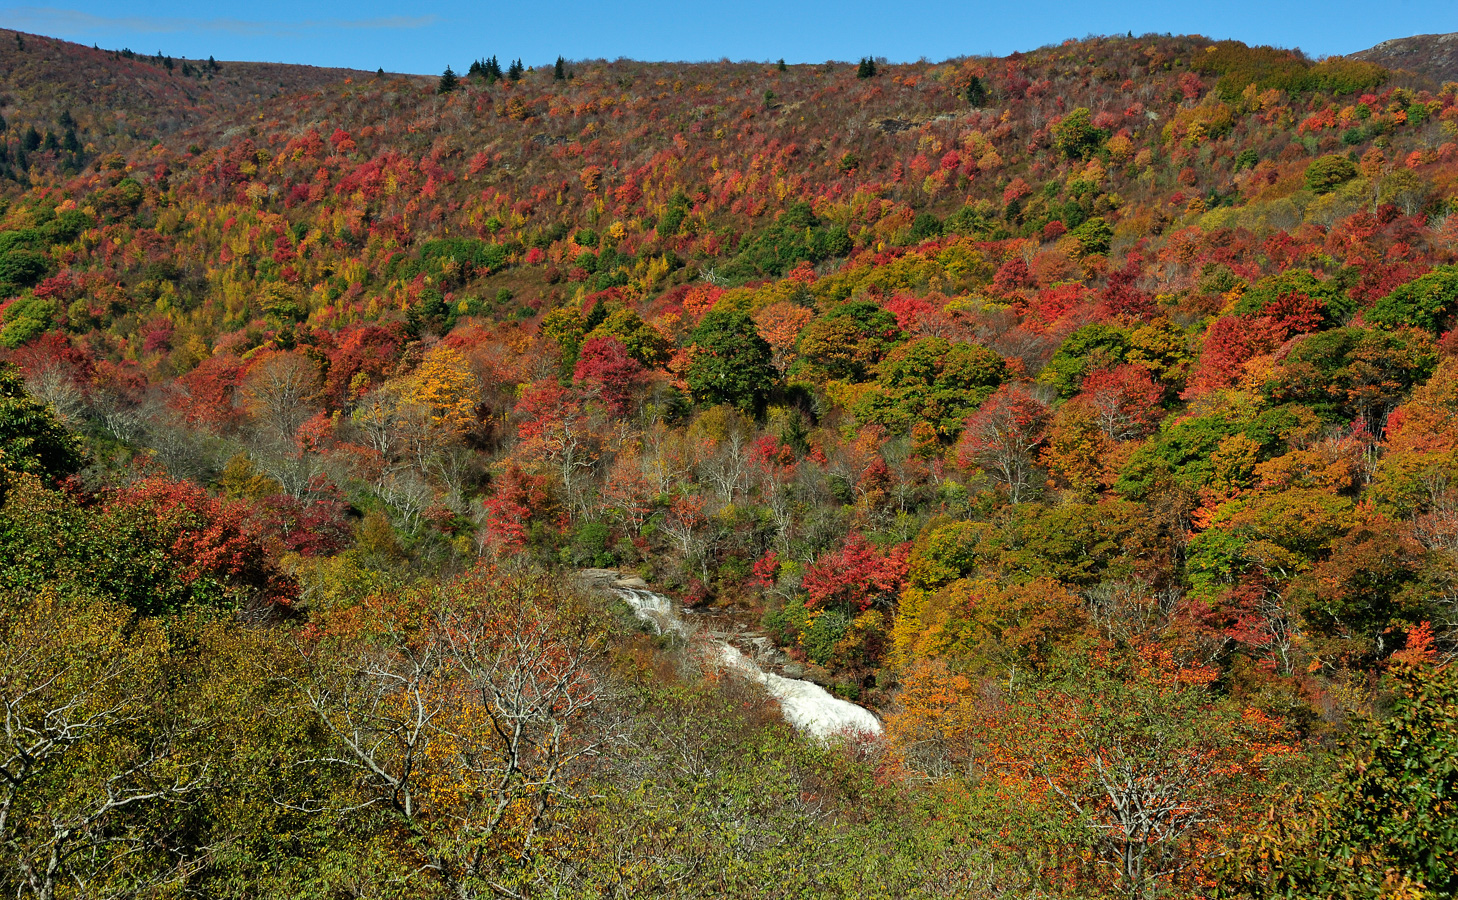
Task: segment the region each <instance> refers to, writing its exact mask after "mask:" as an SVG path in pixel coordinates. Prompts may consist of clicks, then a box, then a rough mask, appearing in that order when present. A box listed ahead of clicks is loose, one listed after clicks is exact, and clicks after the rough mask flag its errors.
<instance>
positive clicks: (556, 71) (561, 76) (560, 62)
mask: <svg viewBox="0 0 1458 900" xmlns="http://www.w3.org/2000/svg"><path fill="white" fill-rule="evenodd" d="M552 79H553V80H554V81H566V80H567V60H565V59H563V58H562V57H560V56H559V57H557V64H556V65H554V66H553V67H552Z"/></svg>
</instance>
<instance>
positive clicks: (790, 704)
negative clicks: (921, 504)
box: [615, 587, 881, 738]
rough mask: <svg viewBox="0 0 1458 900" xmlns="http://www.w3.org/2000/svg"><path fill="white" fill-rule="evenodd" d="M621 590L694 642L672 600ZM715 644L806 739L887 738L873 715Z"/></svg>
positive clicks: (649, 616) (651, 619) (665, 627)
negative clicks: (841, 736)
mask: <svg viewBox="0 0 1458 900" xmlns="http://www.w3.org/2000/svg"><path fill="white" fill-rule="evenodd" d="M615 590H616V591H617V594H618V596H619V597H622V598H623V601H624V602H626V603H627V604H628V606H630V607H631V608H632V610H633V614H634V615H636V616H637V617H638V618H640V619H642V620H643V621H645V622H648V623H650V624H651V625H652V626H653V629H654V630H655V631H656V632H658V633H659V634H665V633H672V634H678V635H682V636H684V637H688V635H689V628H688V625H687V623H685V622H684V621H683V619H681V618H680V617H679V615H678V613H677V612H675V611H674V608H673V602H672V601H671V600H669V599H668V598H667V597H665V596H663V595H662V594H655V593H654V592H652V591H645V590H641V589H639V588H629V587H618V588H615ZM714 644H715V646H716V648H717V650H718V653H719V662H720V663H721V664H722V665H723V667H724V668H725V669H726V670H728V671H730V672H733V673H734V674H736V675H739V676H740V677H742V678H747V679H749V680H751V681H757V682H759V683H760V684H762V685H764V689H765V691H766V692H767V693H768V694H769V695H770V696H771V697H773V698H775V700H777V701H779V704H780V711H781V712H782V713H783V714H784V716H785V721H787V722H789V723H790V724H791V725H793V726H795V727H796V728H798V729H800V730H801V731H803V732H805V733H806V734H809V735H812V736H814V737H817V738H828V737H830V736H831V735H836V734H847V733H854V732H859V733H864V734H880V733H881V723H880V721H878V720H877V719H876V717H875V716H874V715H872V714H871V711H870V710H868V709H865V708H863V707H860V706H857V705H855V704H854V703H851V702H849V701H847V700H841V699H840V698H838V697H832V696H831V695H830V694H829V692H827V691H826V690H825V689H824V688H822V687H821V686H820V685H818V684H815V683H814V682H810V681H801V680H799V679H796V678H786V677H784V676H783V675H776V674H775V673H773V672H766V671H764V670H763V669H761V668H760V667H759V666H758V665H756V664H755V662H754V661H753V660H751V659H750V658H749V657H747V656H745V655H744V654H743V653H741V652H739V650H738V649H736V648H735V647H734V646H733V645H731V644H729V643H728V642H727V641H723V640H718V639H715V641H714Z"/></svg>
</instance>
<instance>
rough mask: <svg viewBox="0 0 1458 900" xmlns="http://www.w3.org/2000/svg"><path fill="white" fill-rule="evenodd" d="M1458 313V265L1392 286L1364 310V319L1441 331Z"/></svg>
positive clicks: (1439, 332) (1440, 332) (1441, 267)
mask: <svg viewBox="0 0 1458 900" xmlns="http://www.w3.org/2000/svg"><path fill="white" fill-rule="evenodd" d="M1455 316H1458V266H1439V267H1438V268H1437V269H1434V270H1433V271H1431V272H1429V273H1428V274H1426V275H1423V276H1421V277H1419V278H1416V279H1414V280H1412V281H1409V282H1408V283H1407V284H1404V285H1401V286H1399V287H1397V288H1394V289H1393V291H1392V293H1390V294H1388V295H1387V296H1386V297H1383V298H1382V299H1381V300H1378V301H1377V303H1376V304H1375V305H1374V306H1373V307H1372V308H1371V309H1370V310H1368V311H1367V313H1366V318H1367V321H1369V322H1372V323H1373V324H1375V325H1383V326H1386V327H1388V328H1397V327H1400V326H1403V325H1411V326H1413V327H1415V328H1421V329H1423V330H1424V331H1426V332H1428V333H1429V334H1433V335H1441V334H1444V333H1445V332H1447V331H1448V330H1449V329H1451V328H1452V327H1453V325H1454V317H1455Z"/></svg>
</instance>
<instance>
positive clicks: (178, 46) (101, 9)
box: [0, 0, 1458, 73]
mask: <svg viewBox="0 0 1458 900" xmlns="http://www.w3.org/2000/svg"><path fill="white" fill-rule="evenodd" d="M0 27H3V28H15V29H19V30H21V31H28V32H33V33H37V34H46V35H51V36H54V37H60V38H65V39H67V40H72V41H77V42H80V43H86V44H100V45H101V46H102V47H104V48H107V49H119V48H122V47H130V48H131V49H133V50H136V51H138V52H146V53H154V52H156V51H158V50H161V51H162V52H163V53H166V54H169V55H172V56H179V57H191V58H206V57H208V56H210V55H211V56H215V57H217V58H218V59H220V60H223V59H247V60H260V61H265V62H292V63H309V64H313V65H326V66H349V67H353V68H360V69H375V68H378V67H383V68H385V69H386V70H388V71H394V72H417V73H438V72H440V71H441V70H442V69H443V68H445V66H446V64H447V63H449V64H451V65H453V66H455V67H456V69H458V70H462V69H465V68H466V67H467V66H468V65H469V64H470V62H471V60H473V59H476V58H478V57H483V56H489V55H492V54H495V55H496V56H498V57H499V58H500V59H501V60H502V62H503V64H504V63H505V62H506V61H508V60H511V59H515V58H518V57H520V58H521V59H522V60H523V61H524V62H525V63H526V64H527V65H538V64H542V63H548V62H551V61H552V60H554V59H556V57H557V55H558V54H561V55H563V56H566V57H567V58H568V59H592V58H599V57H602V58H608V59H615V58H617V57H630V58H633V59H647V60H710V59H719V58H725V57H727V58H728V59H731V60H775V59H779V58H781V57H783V58H784V59H785V60H787V61H789V62H823V61H825V60H828V59H837V60H854V59H857V58H859V57H861V56H865V55H872V56H884V57H887V58H889V59H891V60H892V61H906V60H915V59H918V58H921V57H926V58H927V59H930V60H942V59H947V58H949V57H953V56H960V55H964V54H981V53H988V52H992V53H996V54H999V55H1001V54H1006V53H1010V52H1012V51H1014V50H1031V49H1033V48H1035V47H1038V46H1041V45H1043V44H1049V43H1056V42H1059V41H1062V40H1064V39H1066V38H1070V37H1083V36H1084V35H1088V34H1114V33H1120V34H1122V33H1124V32H1128V31H1133V32H1134V33H1135V34H1142V33H1145V32H1172V33H1175V34H1188V33H1198V34H1205V35H1209V36H1211V37H1216V38H1236V39H1238V40H1243V41H1245V42H1247V43H1253V44H1275V45H1277V46H1283V47H1300V48H1301V49H1303V50H1305V51H1306V52H1307V53H1309V54H1311V55H1312V56H1324V55H1328V54H1336V53H1350V52H1353V51H1356V50H1361V49H1363V48H1365V47H1369V46H1371V45H1372V44H1375V43H1377V42H1379V41H1383V40H1387V39H1388V38H1394V37H1406V36H1408V35H1412V34H1424V33H1434V32H1447V31H1458V4H1455V3H1454V0H1385V2H1379V3H1374V2H1372V0H1362V2H1354V0H1332V2H1314V0H1303V2H1295V0H1234V2H1220V0H1213V2H1212V0H1180V2H1169V0H1144V2H1125V3H1117V2H1111V0H1026V2H1000V0H900V2H898V0H880V2H867V0H801V2H793V0H792V2H775V0H699V2H695V0H617V2H604V0H556V2H521V0H517V2H492V0H437V2H435V3H431V4H403V3H400V2H383V0H356V2H353V3H350V4H339V3H322V2H316V0H288V2H285V0H255V2H252V3H247V4H243V3H227V2H216V0H215V2H207V0H203V2H199V0H130V2H104V0H72V2H69V3H67V4H66V5H65V6H19V5H6V0H0Z"/></svg>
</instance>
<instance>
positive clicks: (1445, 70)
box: [1351, 32, 1458, 84]
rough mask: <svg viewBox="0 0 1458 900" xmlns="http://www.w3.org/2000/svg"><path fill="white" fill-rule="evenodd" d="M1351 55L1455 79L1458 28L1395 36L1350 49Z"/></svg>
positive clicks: (1437, 78) (1457, 72) (1441, 79)
mask: <svg viewBox="0 0 1458 900" xmlns="http://www.w3.org/2000/svg"><path fill="white" fill-rule="evenodd" d="M1351 58H1353V59H1360V60H1363V61H1365V62H1373V63H1377V64H1378V65H1381V66H1385V67H1387V68H1389V69H1406V70H1407V71H1409V72H1416V73H1417V74H1419V75H1424V76H1426V77H1428V78H1431V79H1433V80H1434V81H1436V82H1438V83H1439V84H1442V83H1443V82H1445V81H1454V80H1458V32H1453V33H1450V34H1416V35H1413V36H1412V37H1405V38H1395V39H1393V40H1390V41H1383V42H1382V43H1380V44H1378V45H1377V46H1375V47H1372V48H1370V49H1367V50H1363V51H1362V52H1360V53H1353V54H1351Z"/></svg>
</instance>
